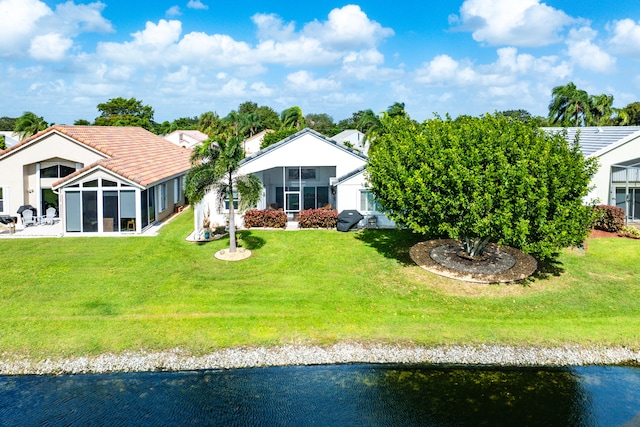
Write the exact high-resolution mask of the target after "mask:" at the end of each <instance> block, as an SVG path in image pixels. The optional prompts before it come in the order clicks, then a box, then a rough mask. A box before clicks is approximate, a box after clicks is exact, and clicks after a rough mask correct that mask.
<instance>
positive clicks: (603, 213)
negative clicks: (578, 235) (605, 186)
mask: <svg viewBox="0 0 640 427" xmlns="http://www.w3.org/2000/svg"><path fill="white" fill-rule="evenodd" d="M622 227H624V209H622V208H619V207H617V206H610V205H598V206H595V207H594V208H593V228H595V229H596V230H603V231H609V232H616V231H618V230H620V229H621V228H622Z"/></svg>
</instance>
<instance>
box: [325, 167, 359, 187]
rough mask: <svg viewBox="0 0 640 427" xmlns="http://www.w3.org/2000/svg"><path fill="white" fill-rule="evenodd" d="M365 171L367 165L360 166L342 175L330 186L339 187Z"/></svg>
mask: <svg viewBox="0 0 640 427" xmlns="http://www.w3.org/2000/svg"><path fill="white" fill-rule="evenodd" d="M366 169H367V165H366V164H364V165H362V166H360V167H359V168H358V169H354V170H352V171H351V172H349V173H347V174H345V175H342V176H341V177H338V178H337V179H336V180H335V181H334V182H332V183H331V185H340V184H342V183H343V182H345V181H348V180H349V179H351V178H353V177H354V176H356V175H359V174H361V173H363V172H364V171H365V170H366Z"/></svg>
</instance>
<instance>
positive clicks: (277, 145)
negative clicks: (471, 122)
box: [240, 128, 367, 165]
mask: <svg viewBox="0 0 640 427" xmlns="http://www.w3.org/2000/svg"><path fill="white" fill-rule="evenodd" d="M306 134H311V135H313V136H315V137H316V138H318V139H320V140H321V141H324V142H326V143H327V144H331V145H332V146H334V147H336V148H338V149H340V150H342V151H345V152H347V153H349V154H351V155H353V156H356V157H359V158H361V159H363V160H367V156H365V155H364V154H362V153H360V152H358V151H356V150H353V149H351V148H349V147H346V146H344V145H342V144H339V143H338V142H336V141H334V140H333V139H331V138H328V137H326V136H324V135H323V134H321V133H320V132H317V131H315V130H313V129H310V128H304V129H302V130H301V131H299V132H296V133H294V134H293V135H291V136H289V137H287V138H285V139H283V140H281V141H278V142H276V143H275V144H273V145H270V146H268V147H266V148H263V149H262V150H260V151H258V152H256V153H254V154H252V155H250V156H248V157H245V158H244V160H242V162H241V163H240V165H245V164H247V163H249V162H252V161H254V160H255V159H257V158H259V157H262V156H264V155H265V154H268V153H271V152H273V151H275V150H277V149H278V148H281V147H283V146H285V145H287V144H289V143H290V142H291V141H294V140H296V139H298V138H300V137H301V136H304V135H306Z"/></svg>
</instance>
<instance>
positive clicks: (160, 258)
mask: <svg viewBox="0 0 640 427" xmlns="http://www.w3.org/2000/svg"><path fill="white" fill-rule="evenodd" d="M192 226H193V220H192V216H191V211H187V212H186V213H185V214H183V215H181V216H179V217H178V218H176V219H175V220H174V221H173V222H171V223H169V224H168V225H166V226H165V227H164V228H163V229H162V231H161V234H160V235H159V236H157V237H131V238H121V237H114V238H63V239H11V240H8V239H3V240H0V250H1V253H2V254H3V266H2V273H1V274H0V354H4V356H5V357H7V356H10V355H26V356H31V357H43V356H52V357H58V356H73V355H75V356H78V355H89V354H97V353H103V352H121V351H125V350H134V351H135V350H161V349H168V348H175V347H180V348H184V349H186V350H189V351H192V352H194V353H196V354H201V353H206V352H208V351H212V350H215V349H218V348H221V347H229V346H257V345H260V346H262V345H264V346H269V345H278V344H290V343H305V344H329V343H333V342H336V341H344V340H346V341H360V342H385V343H396V342H397V343H413V344H420V345H427V346H435V345H448V344H470V345H475V344H481V343H486V344H505V345H524V346H529V345H531V346H533V345H542V346H558V345H564V344H581V345H588V346H600V345H603V346H617V345H621V346H629V347H631V348H633V349H639V348H640V241H636V240H630V239H594V240H590V241H588V247H587V251H586V252H584V251H579V250H567V251H565V252H564V253H562V254H561V255H560V257H559V258H558V263H556V264H555V265H553V266H549V267H547V268H545V274H544V275H543V276H542V277H540V276H539V277H537V278H535V279H534V280H530V281H528V282H527V283H526V284H525V285H478V284H465V283H461V282H457V281H454V280H450V279H446V278H442V277H439V276H436V275H434V274H432V273H429V272H427V271H425V270H423V269H421V268H419V267H417V266H415V265H414V264H413V263H412V262H411V261H410V259H409V257H408V250H409V247H410V246H411V245H412V244H413V243H415V242H416V241H418V237H417V236H414V235H412V234H411V233H409V232H401V231H394V230H372V231H364V232H358V233H355V232H353V233H339V232H336V231H325V230H321V231H318V230H311V231H297V232H292V231H265V230H250V231H243V232H242V233H241V234H242V236H243V239H242V242H243V243H242V245H243V246H245V247H248V248H250V249H251V250H252V251H253V256H252V257H251V258H249V259H248V260H245V261H241V262H223V261H219V260H216V259H215V258H214V257H213V254H214V253H215V252H216V251H217V250H218V249H221V248H223V247H225V246H228V240H227V241H225V240H224V239H223V240H221V241H217V242H210V243H206V244H196V243H190V242H187V241H185V237H186V236H187V235H188V234H189V232H190V231H191V228H192Z"/></svg>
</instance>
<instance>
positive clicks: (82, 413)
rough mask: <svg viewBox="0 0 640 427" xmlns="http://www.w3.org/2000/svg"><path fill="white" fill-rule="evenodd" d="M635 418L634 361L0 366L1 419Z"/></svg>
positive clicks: (247, 422) (27, 422) (296, 422)
mask: <svg viewBox="0 0 640 427" xmlns="http://www.w3.org/2000/svg"><path fill="white" fill-rule="evenodd" d="M92 425H93V426H99V425H104V426H189V425H196V426H199V425H215V426H640V368H634V367H576V368H566V369H565V368H562V369H561V368H558V369H539V368H525V369H523V368H517V369H516V368H487V367H460V366H448V367H446V366H431V365H368V364H352V365H328V366H304V367H269V368H251V369H234V370H207V371H193V372H147V373H127V374H124V373H115V374H89V375H60V376H0V426H21V427H22V426H92Z"/></svg>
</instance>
